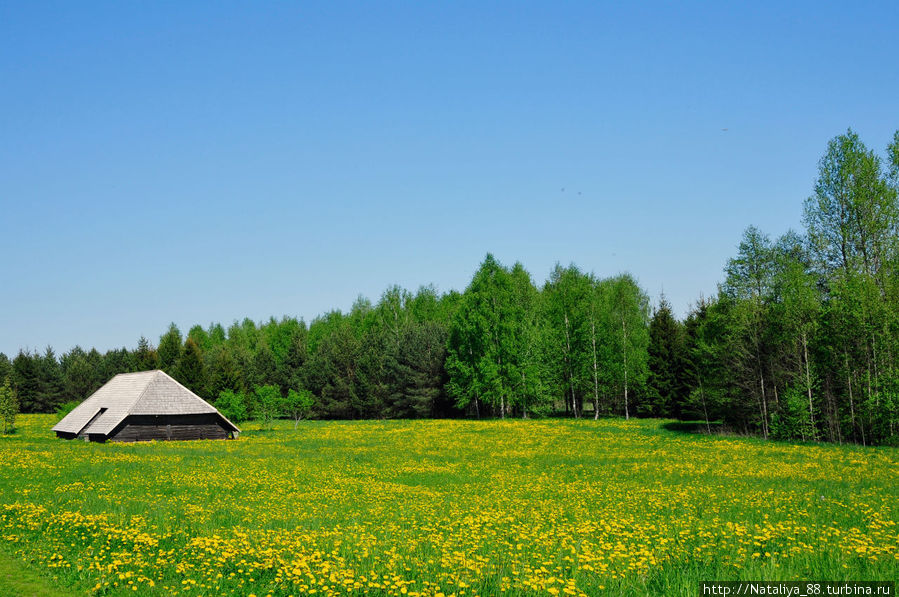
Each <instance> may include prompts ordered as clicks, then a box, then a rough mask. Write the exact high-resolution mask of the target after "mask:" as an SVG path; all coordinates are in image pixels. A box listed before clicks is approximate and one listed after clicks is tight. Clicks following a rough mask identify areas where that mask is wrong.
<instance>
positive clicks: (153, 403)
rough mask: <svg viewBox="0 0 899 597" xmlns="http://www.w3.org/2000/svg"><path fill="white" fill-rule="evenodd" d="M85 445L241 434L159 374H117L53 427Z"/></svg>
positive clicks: (210, 407)
mask: <svg viewBox="0 0 899 597" xmlns="http://www.w3.org/2000/svg"><path fill="white" fill-rule="evenodd" d="M53 431H55V432H56V436H57V437H61V438H65V439H75V438H78V439H84V440H85V441H99V442H104V441H107V440H109V441H118V442H139V441H150V440H186V439H228V438H234V437H237V435H238V434H239V433H240V429H238V428H237V426H236V425H234V423H232V422H231V421H229V420H228V419H227V418H225V416H224V415H222V413H220V412H219V411H218V410H216V408H215V407H214V406H212V405H211V404H209V403H208V402H206V401H205V400H203V399H202V398H200V397H199V396H197V395H196V394H194V393H193V392H191V391H190V390H188V389H187V388H185V387H184V386H182V385H181V384H180V383H178V382H177V381H175V380H174V379H172V378H171V377H169V376H168V375H166V373H165V372H163V371H142V372H140V373H122V374H119V375H116V376H115V377H113V378H112V379H111V380H109V381H108V382H107V383H106V385H104V386H103V387H102V388H100V389H99V390H97V391H96V392H94V393H93V394H92V395H91V396H90V397H89V398H88V399H87V400H85V401H84V402H82V403H81V404H79V405H78V406H76V407H75V409H74V410H73V411H72V412H70V413H69V414H68V415H66V416H65V417H64V418H63V420H62V421H60V422H59V423H57V424H56V426H55V427H53Z"/></svg>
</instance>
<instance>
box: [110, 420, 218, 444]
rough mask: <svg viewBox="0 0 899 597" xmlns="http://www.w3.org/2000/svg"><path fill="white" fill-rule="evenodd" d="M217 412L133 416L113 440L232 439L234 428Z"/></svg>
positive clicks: (122, 425) (113, 432)
mask: <svg viewBox="0 0 899 597" xmlns="http://www.w3.org/2000/svg"><path fill="white" fill-rule="evenodd" d="M223 425H224V422H223V421H222V420H221V419H220V418H219V417H218V416H217V415H160V416H152V415H132V416H130V417H127V418H126V419H125V420H124V421H122V423H120V424H119V426H118V427H116V428H115V429H114V430H113V431H112V433H110V434H109V437H108V440H109V441H113V442H145V441H152V440H157V441H164V440H189V439H228V438H229V437H231V431H230V430H229V429H226V428H225V427H224V426H223Z"/></svg>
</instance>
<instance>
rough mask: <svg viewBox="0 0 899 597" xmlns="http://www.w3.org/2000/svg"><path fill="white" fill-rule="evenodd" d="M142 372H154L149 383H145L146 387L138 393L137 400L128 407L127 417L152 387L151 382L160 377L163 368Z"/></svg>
mask: <svg viewBox="0 0 899 597" xmlns="http://www.w3.org/2000/svg"><path fill="white" fill-rule="evenodd" d="M140 373H153V375H151V376H149V377H150V379H148V380H147V385H145V386H144V389H143V390H141V391H140V394H138V395H137V400H135V401H134V402H132V403H131V405H130V406H129V407H128V410H127V411H126V412H125V416H126V417H127V416H128V415H130V414H131V411H132V410H134V407H135V405H137V404H139V403H140V399H141V398H143V397H144V394H146V393H147V390H148V389H150V384H151V383H153V380H155V379H156V378H157V377H159V374H160V373H162V370H160V369H154V370H152V371H149V372H147V371H141V372H140ZM116 377H118V375H116Z"/></svg>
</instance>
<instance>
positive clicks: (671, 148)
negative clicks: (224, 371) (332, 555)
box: [0, 0, 899, 355]
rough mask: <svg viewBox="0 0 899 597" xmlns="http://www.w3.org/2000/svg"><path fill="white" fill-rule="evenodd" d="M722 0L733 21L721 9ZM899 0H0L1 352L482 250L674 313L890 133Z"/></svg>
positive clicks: (154, 335) (452, 282) (467, 260)
mask: <svg viewBox="0 0 899 597" xmlns="http://www.w3.org/2000/svg"><path fill="white" fill-rule="evenodd" d="M725 4H731V6H725ZM897 57H899V3H897V2H895V1H894V0H893V1H890V2H883V3H879V4H874V3H858V2H853V3H833V4H831V3H822V2H817V1H816V2H805V3H802V2H771V3H766V2H743V3H716V2H701V3H689V2H676V3H675V2H659V3H617V2H616V3H611V2H593V1H591V2H582V3H580V2H544V3H527V2H518V1H516V2H508V3H506V2H482V1H478V2H445V3H444V2H405V3H384V2H356V3H339V2H330V1H329V2H246V3H230V2H214V3H213V2H200V3H190V2H164V3H163V2H152V3H151V2H144V3H137V2H118V1H117V2H109V3H99V2H87V3H81V2H60V3H56V4H53V3H38V2H24V1H23V2H13V1H6V2H0V90H2V91H0V253H2V266H0V351H2V352H5V353H6V354H8V355H12V354H15V353H16V352H17V351H18V350H19V349H20V348H31V349H43V347H45V346H46V345H48V344H50V345H52V346H53V347H54V348H56V349H57V351H64V350H67V349H69V348H71V347H72V346H74V345H76V344H80V345H82V346H85V347H90V346H96V347H97V348H99V349H101V350H105V349H109V348H113V347H119V346H128V347H133V346H134V345H135V344H136V341H137V339H138V337H139V336H141V335H145V336H147V337H148V338H150V339H151V341H153V342H156V341H157V340H158V338H159V335H160V334H161V333H162V332H163V331H164V329H165V327H166V326H167V324H168V323H169V322H170V321H174V322H175V323H177V324H178V325H179V326H181V327H182V329H183V330H186V329H187V328H189V327H190V326H191V325H193V324H194V323H201V324H203V325H204V326H205V325H207V324H208V323H209V322H211V321H220V322H222V323H225V324H228V323H230V322H232V321H233V320H235V319H242V318H243V317H247V316H248V317H251V318H253V319H256V320H259V319H267V318H268V317H269V316H272V315H274V316H276V317H280V316H282V315H294V316H300V317H304V318H306V319H307V320H310V319H312V318H313V317H315V316H316V315H318V314H321V313H322V312H324V311H327V310H329V309H331V308H340V309H348V308H349V307H350V305H351V304H352V302H353V300H354V299H355V298H356V297H357V296H358V295H359V294H362V295H365V296H368V297H370V298H372V299H373V300H376V299H377V298H378V297H379V295H380V294H381V292H382V291H383V290H384V289H385V288H386V287H387V286H389V285H391V284H400V285H402V286H404V287H407V288H410V289H415V288H417V287H418V286H420V285H422V284H429V283H433V284H435V285H436V286H437V287H438V289H440V290H441V291H443V290H449V289H459V290H462V289H464V287H465V286H466V285H467V283H468V281H469V280H470V277H471V275H472V273H473V272H474V271H475V269H476V268H477V266H478V264H479V263H480V261H481V260H482V259H483V257H484V255H485V254H486V253H487V252H488V251H490V252H493V253H494V254H495V255H496V256H497V258H498V259H500V260H501V261H503V262H504V263H507V264H511V263H513V262H514V261H516V260H518V261H521V262H522V263H523V264H524V265H525V267H526V268H527V269H528V270H529V271H530V272H531V274H532V276H533V277H534V279H535V281H536V282H537V283H538V284H539V283H542V282H543V281H544V280H545V279H546V276H547V274H548V273H549V271H550V269H551V268H552V266H553V264H554V263H555V262H557V261H560V262H562V263H563V264H567V263H568V262H574V263H576V264H578V265H579V266H580V267H581V268H582V269H584V270H588V271H593V272H595V273H596V274H597V275H601V276H607V275H612V274H615V273H618V272H621V271H630V272H631V273H633V274H634V275H635V276H636V277H637V278H638V279H639V281H640V282H641V284H642V285H643V286H644V288H646V290H647V291H648V292H649V294H650V296H652V297H653V300H654V301H655V300H657V298H658V296H659V294H660V292H662V291H664V292H665V294H666V295H667V296H668V298H669V300H670V301H671V302H672V303H673V305H674V306H675V308H676V310H677V312H678V313H679V314H680V315H683V314H684V313H685V312H686V311H687V309H688V307H689V305H690V304H691V303H693V302H694V301H695V300H696V299H697V298H698V297H699V296H700V295H701V294H704V295H706V296H708V295H712V294H714V292H715V290H716V283H717V282H718V281H719V280H720V279H721V278H722V273H721V270H722V267H723V265H724V263H725V261H726V259H727V258H728V257H730V256H732V255H733V254H734V253H735V251H736V245H737V243H738V242H739V239H740V234H741V232H742V230H743V229H744V228H745V227H746V226H748V225H750V224H755V225H757V226H759V227H760V228H762V229H763V230H765V231H767V232H769V233H770V234H772V235H778V234H781V233H783V232H784V231H786V230H787V229H788V228H791V227H793V228H800V227H801V209H802V201H803V199H804V198H805V197H807V196H808V195H809V194H810V193H811V191H812V185H813V182H814V179H815V175H816V164H817V160H818V159H819V158H820V156H821V155H822V154H823V152H824V150H825V148H826V144H827V141H828V139H830V138H831V137H833V136H835V135H837V134H840V133H842V132H844V131H845V130H846V129H847V128H848V127H852V128H853V129H854V130H856V131H857V132H858V133H859V134H860V136H861V138H862V139H863V140H864V141H865V143H867V144H868V146H869V147H872V148H875V149H877V150H878V151H883V149H884V148H885V146H886V144H887V143H888V140H889V138H890V137H891V135H892V133H893V131H894V130H896V129H897V128H899V63H897Z"/></svg>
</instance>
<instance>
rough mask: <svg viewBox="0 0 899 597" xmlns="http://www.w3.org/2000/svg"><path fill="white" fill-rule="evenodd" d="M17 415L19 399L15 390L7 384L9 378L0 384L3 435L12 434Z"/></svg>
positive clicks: (0, 411)
mask: <svg viewBox="0 0 899 597" xmlns="http://www.w3.org/2000/svg"><path fill="white" fill-rule="evenodd" d="M18 414H19V398H18V396H17V395H16V390H15V388H14V387H12V385H11V384H10V382H9V378H8V377H6V378H4V379H3V383H2V384H0V423H2V424H3V433H4V434H6V433H12V432H13V431H14V430H15V428H16V415H18Z"/></svg>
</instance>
